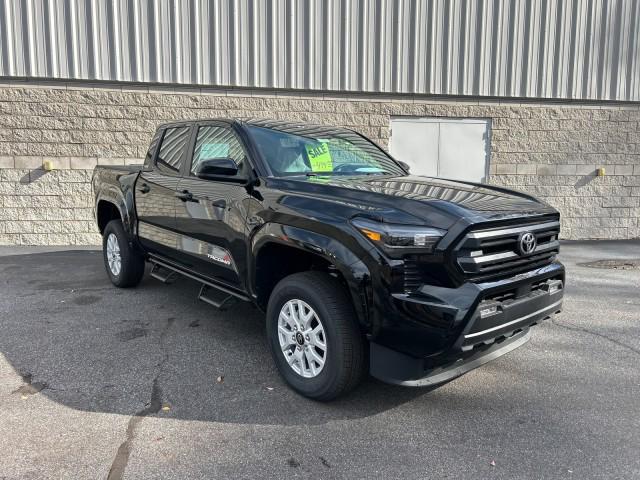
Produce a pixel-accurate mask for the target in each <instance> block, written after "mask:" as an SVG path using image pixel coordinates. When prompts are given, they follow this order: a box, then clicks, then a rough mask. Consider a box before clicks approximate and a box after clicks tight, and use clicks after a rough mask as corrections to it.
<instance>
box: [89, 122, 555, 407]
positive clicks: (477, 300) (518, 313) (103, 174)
mask: <svg viewBox="0 0 640 480" xmlns="http://www.w3.org/2000/svg"><path fill="white" fill-rule="evenodd" d="M93 188H94V192H95V200H96V209H95V212H96V220H97V223H98V227H99V229H100V232H101V233H102V235H103V238H104V244H103V250H104V262H105V265H106V270H107V273H108V275H109V277H110V279H111V281H112V282H113V284H114V285H116V286H118V287H133V286H135V285H137V284H138V283H139V282H140V280H141V278H142V276H143V274H144V271H145V262H149V263H150V264H151V275H152V276H154V277H156V278H158V279H159V280H162V281H165V282H170V281H172V280H176V279H179V278H182V277H189V278H191V279H195V280H196V281H197V282H199V283H200V284H201V289H200V293H199V298H200V299H201V300H204V301H206V302H208V303H210V304H212V305H214V306H216V307H218V308H225V307H227V306H228V305H229V304H230V303H231V302H233V301H237V300H243V301H247V302H252V303H254V304H255V305H256V306H257V307H258V308H259V309H261V310H262V311H264V312H265V313H266V333H267V340H268V343H269V345H270V348H271V352H272V355H273V359H274V361H275V363H276V365H277V367H278V370H279V371H280V373H281V374H282V377H283V378H284V379H285V380H286V382H287V383H288V384H289V385H290V386H291V387H292V388H294V389H295V390H296V391H298V392H300V393H301V394H303V395H306V396H308V397H311V398H314V399H318V400H330V399H332V398H335V397H336V396H338V395H340V394H343V393H345V392H347V391H349V390H350V389H352V388H354V387H355V386H356V385H357V384H358V382H359V381H360V380H361V379H362V378H363V376H364V375H366V373H370V374H371V375H373V376H374V377H377V378H379V379H381V380H384V381H387V382H391V383H396V384H401V385H416V386H419V385H437V384H441V383H444V382H446V381H448V380H450V379H452V378H455V377H457V376H459V375H462V374H464V373H466V372H468V371H469V370H471V369H473V368H475V367H478V366H480V365H482V364H484V363H486V362H488V361H489V360H492V359H494V358H496V357H498V356H500V355H503V354H505V353H507V352H509V351H511V350H513V349H515V348H517V347H518V346H520V345H522V344H523V343H525V342H526V341H527V340H528V338H529V335H530V332H529V329H530V327H531V326H532V325H535V324H536V323H539V322H540V321H542V320H544V319H546V318H549V317H550V316H551V315H554V314H556V313H558V312H559V311H560V310H561V306H562V297H563V287H564V276H565V271H564V267H563V266H562V264H560V263H559V262H557V261H556V255H557V253H558V249H559V242H558V234H559V230H560V223H559V215H558V212H557V211H555V210H554V209H553V208H551V207H549V206H548V205H546V204H545V203H542V202H540V201H538V200H536V199H534V198H532V197H530V196H528V195H525V194H523V193H519V192H514V191H509V190H506V189H502V188H496V187H489V186H486V185H480V184H473V183H465V182H456V181H450V180H444V179H436V178H427V177H417V176H411V175H410V174H409V171H408V168H407V166H406V165H405V164H403V163H402V162H398V161H395V160H394V159H393V158H391V157H390V156H389V155H388V154H387V153H385V152H384V151H383V150H382V149H380V148H379V147H378V146H376V145H375V144H374V143H372V142H371V141H369V140H367V139H366V138H364V137H363V136H361V135H359V134H358V133H356V132H354V131H351V130H347V129H342V128H332V127H327V126H318V125H302V124H299V123H291V122H281V121H275V120H227V119H217V120H204V121H189V122H178V123H172V124H167V125H162V126H160V127H159V128H158V130H157V132H156V134H155V136H154V137H153V140H152V142H151V146H150V148H149V151H148V153H147V156H146V158H145V161H144V165H142V166H136V167H133V166H132V167H102V166H98V167H96V169H95V172H94V176H93Z"/></svg>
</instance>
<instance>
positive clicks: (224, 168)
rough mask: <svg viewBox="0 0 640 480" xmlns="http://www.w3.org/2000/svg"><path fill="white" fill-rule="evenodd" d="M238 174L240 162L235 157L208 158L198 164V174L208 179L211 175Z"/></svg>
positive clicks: (227, 175)
mask: <svg viewBox="0 0 640 480" xmlns="http://www.w3.org/2000/svg"><path fill="white" fill-rule="evenodd" d="M237 174H238V164H237V163H236V162H235V160H234V159H233V158H228V157H222V158H207V159H206V160H203V161H202V162H200V163H199V165H198V170H197V171H196V176H197V177H198V178H203V179H207V178H210V177H220V176H225V177H233V176H234V175H237Z"/></svg>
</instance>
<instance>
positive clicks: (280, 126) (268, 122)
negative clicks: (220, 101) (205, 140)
mask: <svg viewBox="0 0 640 480" xmlns="http://www.w3.org/2000/svg"><path fill="white" fill-rule="evenodd" d="M203 122H220V123H227V124H229V125H232V124H236V125H252V126H256V127H261V128H269V129H271V130H277V131H280V132H286V133H293V134H298V135H304V133H320V132H323V133H327V132H329V131H342V132H352V130H351V129H348V128H342V127H334V126H330V125H318V124H312V123H306V122H294V121H289V120H275V119H270V118H200V119H197V120H183V121H176V122H168V123H163V124H160V125H159V126H158V129H164V128H170V127H180V126H188V125H193V124H194V123H203Z"/></svg>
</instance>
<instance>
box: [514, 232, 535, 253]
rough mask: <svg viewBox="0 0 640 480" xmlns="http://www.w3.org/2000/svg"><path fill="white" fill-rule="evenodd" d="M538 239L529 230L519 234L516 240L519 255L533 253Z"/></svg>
mask: <svg viewBox="0 0 640 480" xmlns="http://www.w3.org/2000/svg"><path fill="white" fill-rule="evenodd" d="M537 244H538V241H537V240H536V236H535V235H534V234H533V233H531V232H526V233H523V234H522V235H520V239H519V241H518V247H519V249H520V255H529V254H531V253H533V252H534V251H535V249H536V246H537Z"/></svg>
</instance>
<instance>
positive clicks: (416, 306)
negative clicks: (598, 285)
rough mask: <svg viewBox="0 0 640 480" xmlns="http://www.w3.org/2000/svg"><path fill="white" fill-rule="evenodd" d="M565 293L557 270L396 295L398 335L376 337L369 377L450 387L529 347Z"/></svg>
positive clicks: (551, 267) (557, 267) (552, 267)
mask: <svg viewBox="0 0 640 480" xmlns="http://www.w3.org/2000/svg"><path fill="white" fill-rule="evenodd" d="M563 294H564V268H563V267H562V265H561V264H559V263H555V264H552V265H549V266H547V267H545V268H544V269H539V270H536V271H533V272H528V273H527V274H526V275H520V276H517V277H514V278H512V279H507V280H504V281H501V282H499V283H491V284H464V285H462V286H461V287H459V288H457V289H443V288H438V287H428V286H426V285H425V286H423V287H422V289H421V290H420V291H419V292H418V293H417V294H414V295H393V298H394V301H395V305H397V306H398V307H397V310H396V311H401V312H403V314H404V316H403V317H401V318H402V320H400V319H398V316H397V315H396V317H395V318H396V319H398V320H397V321H396V323H395V324H394V325H395V326H394V328H395V329H394V330H392V332H393V333H394V334H395V335H393V336H391V335H387V336H379V337H378V338H371V349H370V373H371V375H372V376H374V377H376V378H379V379H381V380H383V381H386V382H390V383H396V384H401V385H435V384H437V383H442V382H446V381H448V380H450V379H451V378H455V377H457V376H459V375H462V374H464V373H466V372H468V371H469V370H471V369H473V368H476V367H478V366H480V365H482V364H483V363H486V362H488V361H490V360H492V359H494V358H497V357H499V356H500V355H504V354H505V353H507V352H509V351H511V350H513V349H514V348H516V347H518V346H519V345H521V344H522V343H524V342H525V341H526V338H528V331H529V327H531V326H532V325H535V324H537V323H540V322H541V321H543V320H545V319H547V318H549V317H551V316H552V315H554V314H556V313H559V312H560V311H561V309H562V297H563ZM438 319H440V320H439V321H440V325H439V326H438V325H437V324H436V320H438ZM436 327H439V328H436ZM434 338H435V339H437V341H431V342H430V340H431V339H434ZM389 339H392V340H394V341H393V342H389V341H387V340H389Z"/></svg>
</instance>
